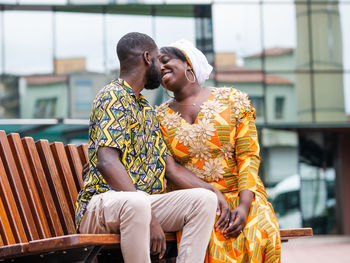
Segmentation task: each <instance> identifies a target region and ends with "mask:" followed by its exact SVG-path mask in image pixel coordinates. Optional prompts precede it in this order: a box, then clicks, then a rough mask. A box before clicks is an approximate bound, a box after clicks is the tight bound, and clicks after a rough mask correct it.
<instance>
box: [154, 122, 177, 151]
mask: <svg viewBox="0 0 350 263" xmlns="http://www.w3.org/2000/svg"><path fill="white" fill-rule="evenodd" d="M158 120H159V125H160V131H161V132H162V139H163V140H164V141H165V144H166V148H167V149H166V154H167V155H169V156H173V153H172V152H171V151H172V148H171V143H170V139H169V134H168V130H167V129H166V128H165V127H164V125H162V123H161V118H158Z"/></svg>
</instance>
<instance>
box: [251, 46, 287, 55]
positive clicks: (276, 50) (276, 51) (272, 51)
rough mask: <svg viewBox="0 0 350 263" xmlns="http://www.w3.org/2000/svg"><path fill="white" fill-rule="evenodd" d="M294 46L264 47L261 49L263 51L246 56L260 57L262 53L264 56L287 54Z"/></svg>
mask: <svg viewBox="0 0 350 263" xmlns="http://www.w3.org/2000/svg"><path fill="white" fill-rule="evenodd" d="M293 51H294V48H286V47H273V48H266V49H264V50H263V52H260V53H257V54H254V55H251V56H248V57H246V58H260V57H262V56H263V55H265V57H272V56H281V55H287V54H291V53H293Z"/></svg>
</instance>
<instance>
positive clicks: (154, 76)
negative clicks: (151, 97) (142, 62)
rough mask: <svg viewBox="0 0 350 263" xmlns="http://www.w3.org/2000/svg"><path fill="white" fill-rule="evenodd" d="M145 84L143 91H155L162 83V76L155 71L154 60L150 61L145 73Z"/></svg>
mask: <svg viewBox="0 0 350 263" xmlns="http://www.w3.org/2000/svg"><path fill="white" fill-rule="evenodd" d="M146 79H147V82H146V84H145V89H148V90H152V89H157V88H159V86H160V83H161V82H162V74H161V73H160V72H159V71H158V70H157V68H156V66H155V64H154V59H152V63H151V66H150V67H149V69H148V70H147V72H146Z"/></svg>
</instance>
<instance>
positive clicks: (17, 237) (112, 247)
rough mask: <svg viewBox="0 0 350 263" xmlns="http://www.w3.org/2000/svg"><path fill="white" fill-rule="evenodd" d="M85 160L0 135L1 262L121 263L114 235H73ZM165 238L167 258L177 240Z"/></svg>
mask: <svg viewBox="0 0 350 263" xmlns="http://www.w3.org/2000/svg"><path fill="white" fill-rule="evenodd" d="M87 160H88V156H87V145H81V146H79V147H77V146H76V145H66V146H65V145H63V143H61V142H54V143H51V144H50V143H49V142H48V141H47V140H39V141H37V142H34V141H33V139H32V138H30V137H25V138H22V139H21V138H20V136H19V135H18V134H15V133H14V134H9V135H6V133H5V132H4V131H0V262H91V261H93V260H94V258H95V257H96V256H97V255H98V258H101V261H102V262H106V261H108V259H111V260H112V259H113V260H115V258H116V257H117V258H120V260H122V259H121V253H120V246H119V244H120V236H119V235H118V234H77V233H76V230H75V225H74V218H75V214H74V205H75V201H76V197H77V194H78V192H79V190H80V189H81V188H82V186H83V181H82V178H81V174H82V167H83V165H84V164H85V163H86V162H87ZM311 235H312V230H311V229H294V230H281V237H282V240H283V241H287V240H288V239H290V238H295V237H300V236H311ZM166 238H167V250H169V251H168V253H167V254H168V257H169V258H171V257H174V256H176V237H175V234H174V233H166ZM102 248H103V249H102ZM116 248H117V249H116ZM101 249H102V250H101ZM113 251H114V252H113ZM154 261H156V260H154ZM170 261H171V260H170ZM114 262H116V261H114ZM118 262H120V261H118Z"/></svg>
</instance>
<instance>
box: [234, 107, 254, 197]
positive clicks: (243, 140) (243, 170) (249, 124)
mask: <svg viewBox="0 0 350 263" xmlns="http://www.w3.org/2000/svg"><path fill="white" fill-rule="evenodd" d="M237 121H238V125H237V131H236V134H237V137H236V140H235V152H236V159H237V165H238V170H239V178H238V192H240V191H242V190H250V191H252V192H256V191H257V187H258V182H259V175H258V170H259V165H260V157H259V150H260V148H259V142H258V136H257V130H256V127H255V109H254V108H253V107H252V106H250V105H249V106H247V107H245V108H244V109H242V110H240V113H239V117H238V120H237Z"/></svg>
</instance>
